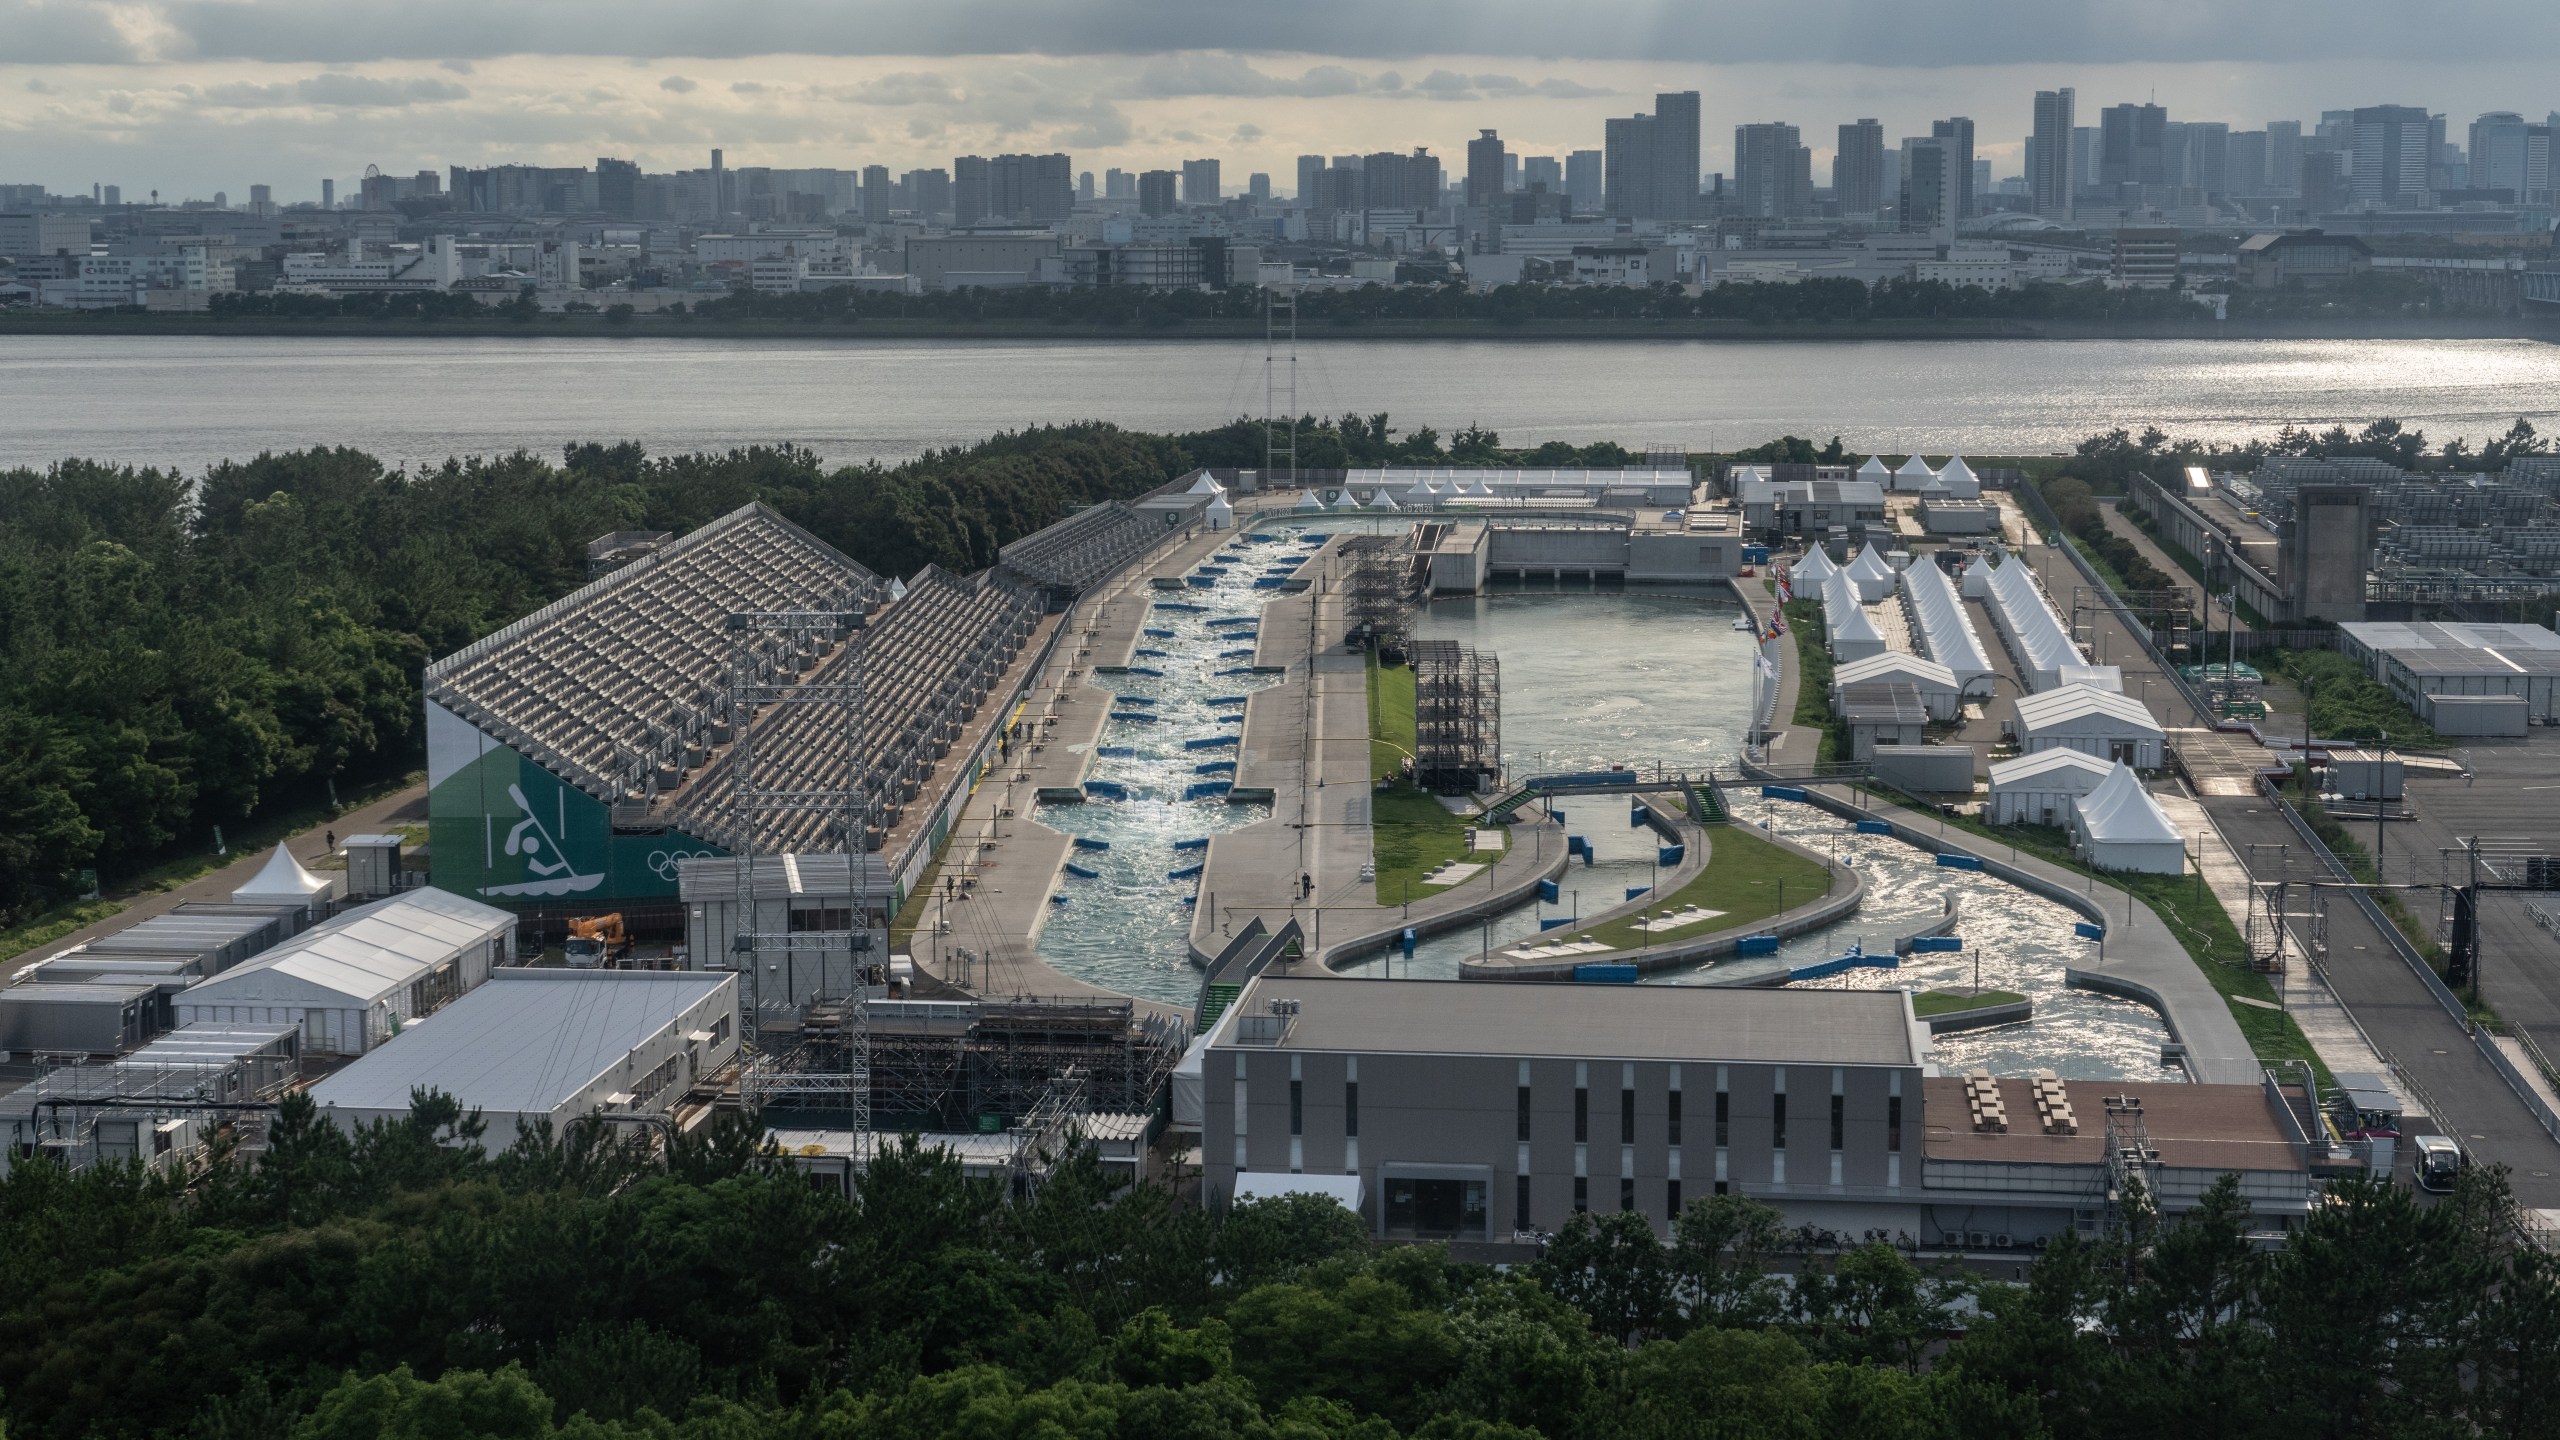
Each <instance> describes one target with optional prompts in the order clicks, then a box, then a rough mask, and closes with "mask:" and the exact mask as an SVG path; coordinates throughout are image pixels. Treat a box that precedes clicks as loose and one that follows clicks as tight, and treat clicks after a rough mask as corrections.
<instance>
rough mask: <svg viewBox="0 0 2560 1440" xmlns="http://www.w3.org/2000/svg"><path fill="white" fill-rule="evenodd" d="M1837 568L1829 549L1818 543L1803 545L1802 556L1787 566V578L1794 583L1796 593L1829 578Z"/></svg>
mask: <svg viewBox="0 0 2560 1440" xmlns="http://www.w3.org/2000/svg"><path fill="white" fill-rule="evenodd" d="M1839 568H1840V566H1839V564H1838V563H1837V562H1835V561H1834V560H1832V558H1831V552H1830V551H1828V550H1825V549H1823V548H1822V547H1821V546H1819V545H1809V546H1807V547H1805V552H1804V558H1803V559H1801V560H1798V561H1796V562H1795V563H1794V564H1793V565H1792V566H1790V567H1789V568H1788V570H1787V578H1788V579H1789V580H1790V581H1792V582H1793V583H1794V585H1795V588H1796V591H1797V593H1799V594H1801V593H1803V592H1804V590H1805V588H1806V587H1807V586H1812V585H1819V584H1821V583H1822V582H1823V581H1825V580H1827V579H1829V578H1831V576H1832V575H1833V574H1834V573H1835V572H1837V571H1838V570H1839Z"/></svg>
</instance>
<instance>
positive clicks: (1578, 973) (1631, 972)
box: [1573, 960, 1636, 985]
mask: <svg viewBox="0 0 2560 1440" xmlns="http://www.w3.org/2000/svg"><path fill="white" fill-rule="evenodd" d="M1573 979H1574V983H1575V984H1577V985H1633V984H1634V983H1636V967H1634V966H1633V965H1628V964H1623V963H1621V964H1611V963H1610V962H1608V961H1605V960H1589V961H1585V962H1583V963H1582V964H1580V965H1576V966H1574V967H1573Z"/></svg>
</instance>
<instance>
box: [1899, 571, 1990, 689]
mask: <svg viewBox="0 0 2560 1440" xmlns="http://www.w3.org/2000/svg"><path fill="white" fill-rule="evenodd" d="M1902 603H1903V607H1904V609H1905V610H1906V611H1908V612H1909V614H1910V617H1911V629H1912V632H1913V633H1914V634H1916V635H1918V636H1919V638H1920V649H1921V653H1922V654H1924V655H1927V656H1928V657H1929V658H1930V659H1932V660H1935V661H1937V662H1938V663H1939V664H1941V665H1943V666H1945V667H1947V671H1948V674H1949V675H1950V676H1951V677H1952V678H1953V679H1954V681H1955V684H1956V689H1957V691H1958V693H1960V694H1963V695H1988V694H1990V693H1991V686H1992V682H1993V680H1994V679H1995V678H1997V675H1996V672H1995V671H1994V670H1993V669H1992V668H1991V657H1990V655H1989V654H1987V653H1986V652H1985V651H1984V650H1983V648H1982V637H1981V635H1979V634H1978V633H1976V632H1975V630H1974V628H1973V617H1972V616H1970V615H1967V614H1966V613H1965V609H1964V601H1963V599H1962V598H1961V597H1960V596H1958V595H1957V594H1956V587H1955V585H1954V583H1953V582H1952V581H1950V580H1948V579H1947V572H1946V571H1944V570H1941V569H1939V568H1938V567H1937V566H1936V565H1935V564H1933V563H1931V562H1930V561H1929V560H1927V559H1925V558H1924V559H1922V560H1919V561H1916V562H1914V563H1913V564H1910V565H1907V566H1904V567H1903V570H1902Z"/></svg>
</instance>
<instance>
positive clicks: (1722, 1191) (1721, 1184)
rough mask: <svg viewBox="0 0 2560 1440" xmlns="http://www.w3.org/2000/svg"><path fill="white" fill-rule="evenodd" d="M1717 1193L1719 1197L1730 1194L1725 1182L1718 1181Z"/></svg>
mask: <svg viewBox="0 0 2560 1440" xmlns="http://www.w3.org/2000/svg"><path fill="white" fill-rule="evenodd" d="M1716 1193H1717V1194H1719V1195H1723V1194H1727V1193H1729V1192H1728V1191H1727V1189H1726V1186H1725V1182H1724V1181H1722V1180H1719V1181H1717V1182H1716Z"/></svg>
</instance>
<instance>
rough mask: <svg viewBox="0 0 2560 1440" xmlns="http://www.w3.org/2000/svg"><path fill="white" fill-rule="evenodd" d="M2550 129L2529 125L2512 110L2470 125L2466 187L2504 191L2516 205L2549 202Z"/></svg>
mask: <svg viewBox="0 0 2560 1440" xmlns="http://www.w3.org/2000/svg"><path fill="white" fill-rule="evenodd" d="M2552 133H2553V132H2552V127H2551V126H2550V125H2547V124H2541V123H2530V122H2527V121H2526V119H2525V118H2524V117H2523V116H2522V115H2518V114H2516V113H2515V112H2514V111H2512V110H2497V111H2492V112H2490V113H2489V114H2486V115H2483V116H2481V117H2480V118H2479V119H2477V120H2474V121H2472V122H2471V149H2470V155H2469V161H2470V172H2469V174H2468V176H2467V177H2466V178H2467V181H2468V188H2470V189H2473V190H2504V191H2507V192H2508V193H2509V194H2511V195H2512V196H2514V198H2515V203H2516V204H2519V205H2548V204H2550V203H2552V197H2553V191H2554V185H2553V181H2552V165H2551V155H2552V145H2551V140H2552Z"/></svg>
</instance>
